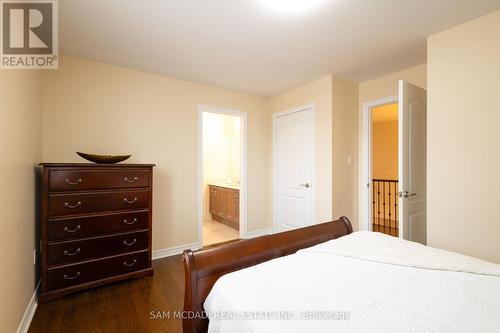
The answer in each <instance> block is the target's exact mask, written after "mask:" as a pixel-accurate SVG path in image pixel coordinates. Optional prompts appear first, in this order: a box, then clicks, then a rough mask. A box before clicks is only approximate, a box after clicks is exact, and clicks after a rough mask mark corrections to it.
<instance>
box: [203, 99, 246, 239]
mask: <svg viewBox="0 0 500 333" xmlns="http://www.w3.org/2000/svg"><path fill="white" fill-rule="evenodd" d="M203 112H210V113H219V114H225V115H230V116H236V117H240V119H241V127H240V145H241V146H240V148H241V149H240V154H241V156H240V225H239V228H240V238H246V234H247V211H248V210H247V209H248V200H247V198H248V178H247V177H248V167H247V154H248V152H247V149H248V145H247V137H248V134H247V132H248V130H247V129H248V125H247V123H248V119H247V118H248V117H247V113H246V112H245V111H239V110H231V109H224V108H219V107H215V106H209V105H203V104H199V105H198V244H203Z"/></svg>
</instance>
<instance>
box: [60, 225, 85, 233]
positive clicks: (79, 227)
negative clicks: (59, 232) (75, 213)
mask: <svg viewBox="0 0 500 333" xmlns="http://www.w3.org/2000/svg"><path fill="white" fill-rule="evenodd" d="M81 228H82V226H81V225H77V226H76V228H75V229H69V228H68V227H64V231H66V232H77V231H78V230H80V229H81Z"/></svg>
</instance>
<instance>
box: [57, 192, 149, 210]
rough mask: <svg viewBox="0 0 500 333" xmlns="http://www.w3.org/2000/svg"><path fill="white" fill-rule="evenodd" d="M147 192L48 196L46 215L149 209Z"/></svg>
mask: <svg viewBox="0 0 500 333" xmlns="http://www.w3.org/2000/svg"><path fill="white" fill-rule="evenodd" d="M149 196H150V192H149V190H143V191H118V192H106V193H99V192H95V193H74V194H51V195H49V207H48V208H49V211H48V213H49V214H48V215H49V216H50V217H53V216H61V215H73V214H86V213H97V212H109V211H115V210H128V209H141V208H148V207H149Z"/></svg>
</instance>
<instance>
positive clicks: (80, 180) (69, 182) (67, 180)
mask: <svg viewBox="0 0 500 333" xmlns="http://www.w3.org/2000/svg"><path fill="white" fill-rule="evenodd" d="M82 182H83V180H82V179H81V178H78V180H77V181H76V182H72V181H71V180H69V178H66V184H69V185H78V184H81V183H82Z"/></svg>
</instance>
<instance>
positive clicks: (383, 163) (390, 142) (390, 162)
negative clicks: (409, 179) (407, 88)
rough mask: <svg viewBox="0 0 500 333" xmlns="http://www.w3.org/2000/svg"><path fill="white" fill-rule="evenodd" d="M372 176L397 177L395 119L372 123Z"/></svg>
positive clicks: (396, 123) (382, 177)
mask: <svg viewBox="0 0 500 333" xmlns="http://www.w3.org/2000/svg"><path fill="white" fill-rule="evenodd" d="M396 108H397V106H396ZM373 111H375V112H376V109H374V110H373ZM396 112H397V111H396ZM372 177H373V178H377V179H398V121H397V120H389V121H378V122H373V123H372Z"/></svg>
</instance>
